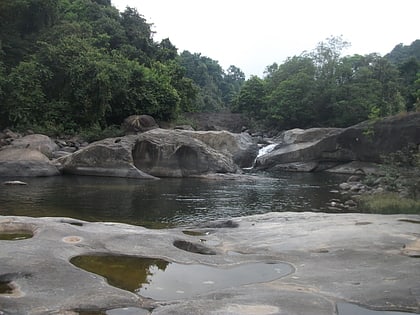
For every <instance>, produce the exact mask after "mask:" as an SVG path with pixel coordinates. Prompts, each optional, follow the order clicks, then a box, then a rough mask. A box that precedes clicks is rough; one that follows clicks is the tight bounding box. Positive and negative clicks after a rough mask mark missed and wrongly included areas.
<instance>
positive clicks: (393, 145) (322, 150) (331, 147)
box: [255, 112, 420, 172]
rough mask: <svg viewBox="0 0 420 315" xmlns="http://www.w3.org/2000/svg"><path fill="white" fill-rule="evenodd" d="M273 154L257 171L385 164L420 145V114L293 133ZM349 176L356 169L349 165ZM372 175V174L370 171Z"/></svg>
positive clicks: (266, 156) (279, 139) (281, 140)
mask: <svg viewBox="0 0 420 315" xmlns="http://www.w3.org/2000/svg"><path fill="white" fill-rule="evenodd" d="M275 141H276V142H277V143H278V144H277V146H276V147H275V148H274V150H272V151H271V152H269V153H267V154H264V155H262V156H259V157H258V158H257V160H256V163H255V165H256V168H258V169H269V170H287V171H290V170H293V171H321V170H327V169H331V168H334V172H340V170H344V169H343V168H336V166H338V165H341V164H346V163H350V162H353V161H361V162H371V163H378V162H381V160H382V157H383V156H384V155H387V154H389V153H393V152H396V151H398V150H403V149H404V148H407V147H408V146H413V147H418V146H419V144H420V113H419V112H416V113H410V114H401V115H397V116H392V117H387V118H384V119H380V120H377V121H365V122H362V123H360V124H357V125H355V126H351V127H349V128H346V129H336V128H315V129H308V130H301V129H293V130H288V131H286V132H284V133H282V134H281V135H280V136H279V137H277V138H276V139H275ZM348 165H349V167H347V168H346V172H349V171H351V170H352V169H354V167H353V166H354V165H353V164H348ZM368 172H370V171H368Z"/></svg>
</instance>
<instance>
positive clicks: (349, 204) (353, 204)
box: [344, 199, 357, 208]
mask: <svg viewBox="0 0 420 315" xmlns="http://www.w3.org/2000/svg"><path fill="white" fill-rule="evenodd" d="M344 204H345V205H346V206H349V207H351V208H353V207H356V206H357V203H356V202H355V201H354V200H352V199H349V200H346V202H344Z"/></svg>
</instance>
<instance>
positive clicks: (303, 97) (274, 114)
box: [266, 56, 316, 128]
mask: <svg viewBox="0 0 420 315" xmlns="http://www.w3.org/2000/svg"><path fill="white" fill-rule="evenodd" d="M315 71H316V68H315V66H314V64H313V62H312V60H311V59H310V58H309V57H306V56H300V57H296V56H295V57H292V58H289V59H287V60H286V62H285V63H284V64H282V65H280V66H278V67H277V70H275V71H273V72H272V73H271V74H270V76H267V77H266V81H267V87H268V89H267V90H268V91H270V92H269V94H268V96H267V98H268V106H267V109H266V113H267V114H268V119H269V120H271V121H272V123H276V124H277V125H280V126H282V128H295V127H305V126H310V125H311V124H313V123H314V119H315V117H316V113H315V112H314V106H313V102H314V94H315V90H314V86H315Z"/></svg>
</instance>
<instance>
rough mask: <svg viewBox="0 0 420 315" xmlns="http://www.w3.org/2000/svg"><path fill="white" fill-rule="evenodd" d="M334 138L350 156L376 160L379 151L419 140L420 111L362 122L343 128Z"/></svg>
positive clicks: (387, 151) (366, 160) (392, 150)
mask: <svg viewBox="0 0 420 315" xmlns="http://www.w3.org/2000/svg"><path fill="white" fill-rule="evenodd" d="M336 142H337V146H338V147H340V149H341V150H345V151H348V152H351V155H352V160H357V161H364V162H376V163H379V162H381V160H382V158H381V156H383V155H386V154H389V153H392V152H396V151H398V150H402V149H404V148H406V147H407V146H408V145H410V144H414V145H418V144H420V112H413V113H407V114H400V115H396V116H391V117H387V118H383V119H380V120H377V121H375V122H372V121H365V122H362V123H360V124H357V125H355V126H351V127H349V128H346V129H345V130H344V131H343V132H341V133H340V134H339V135H338V137H337V140H336Z"/></svg>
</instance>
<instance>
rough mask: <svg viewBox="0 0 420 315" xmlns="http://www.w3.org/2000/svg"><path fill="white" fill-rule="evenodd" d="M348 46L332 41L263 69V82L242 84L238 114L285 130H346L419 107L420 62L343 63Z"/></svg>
mask: <svg viewBox="0 0 420 315" xmlns="http://www.w3.org/2000/svg"><path fill="white" fill-rule="evenodd" d="M415 43H416V42H415ZM415 43H413V44H415ZM348 46H349V43H347V42H345V41H344V40H343V39H342V38H340V37H331V38H328V39H327V41H326V42H321V43H319V44H318V46H317V47H316V48H315V49H314V50H313V51H312V52H309V53H303V54H302V55H300V56H294V57H291V58H289V59H287V60H286V61H285V62H284V63H283V64H281V65H278V64H273V65H271V66H269V67H267V71H266V75H265V77H264V79H259V78H256V77H252V78H250V79H249V80H248V81H247V82H245V84H244V85H243V87H242V89H241V91H240V93H239V96H238V98H237V102H236V110H237V111H239V112H245V113H247V114H248V115H249V116H251V117H257V118H259V119H264V120H265V122H266V124H268V125H269V126H270V127H271V128H278V129H288V128H296V127H299V128H308V127H321V126H322V127H347V126H349V125H352V124H356V123H359V122H361V121H363V120H367V119H370V118H380V117H385V116H388V115H393V114H396V113H399V112H403V111H410V110H414V109H416V107H418V106H419V104H420V98H419V95H420V94H419V87H420V59H416V57H415V56H412V57H411V58H410V59H408V60H406V59H403V60H404V61H402V63H397V64H395V63H392V62H391V61H390V60H389V59H388V58H387V57H381V56H379V55H377V54H368V55H365V56H361V55H353V56H345V57H342V56H341V55H342V52H343V50H344V49H345V48H347V47H348ZM408 55H409V56H411V55H410V54H408Z"/></svg>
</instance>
